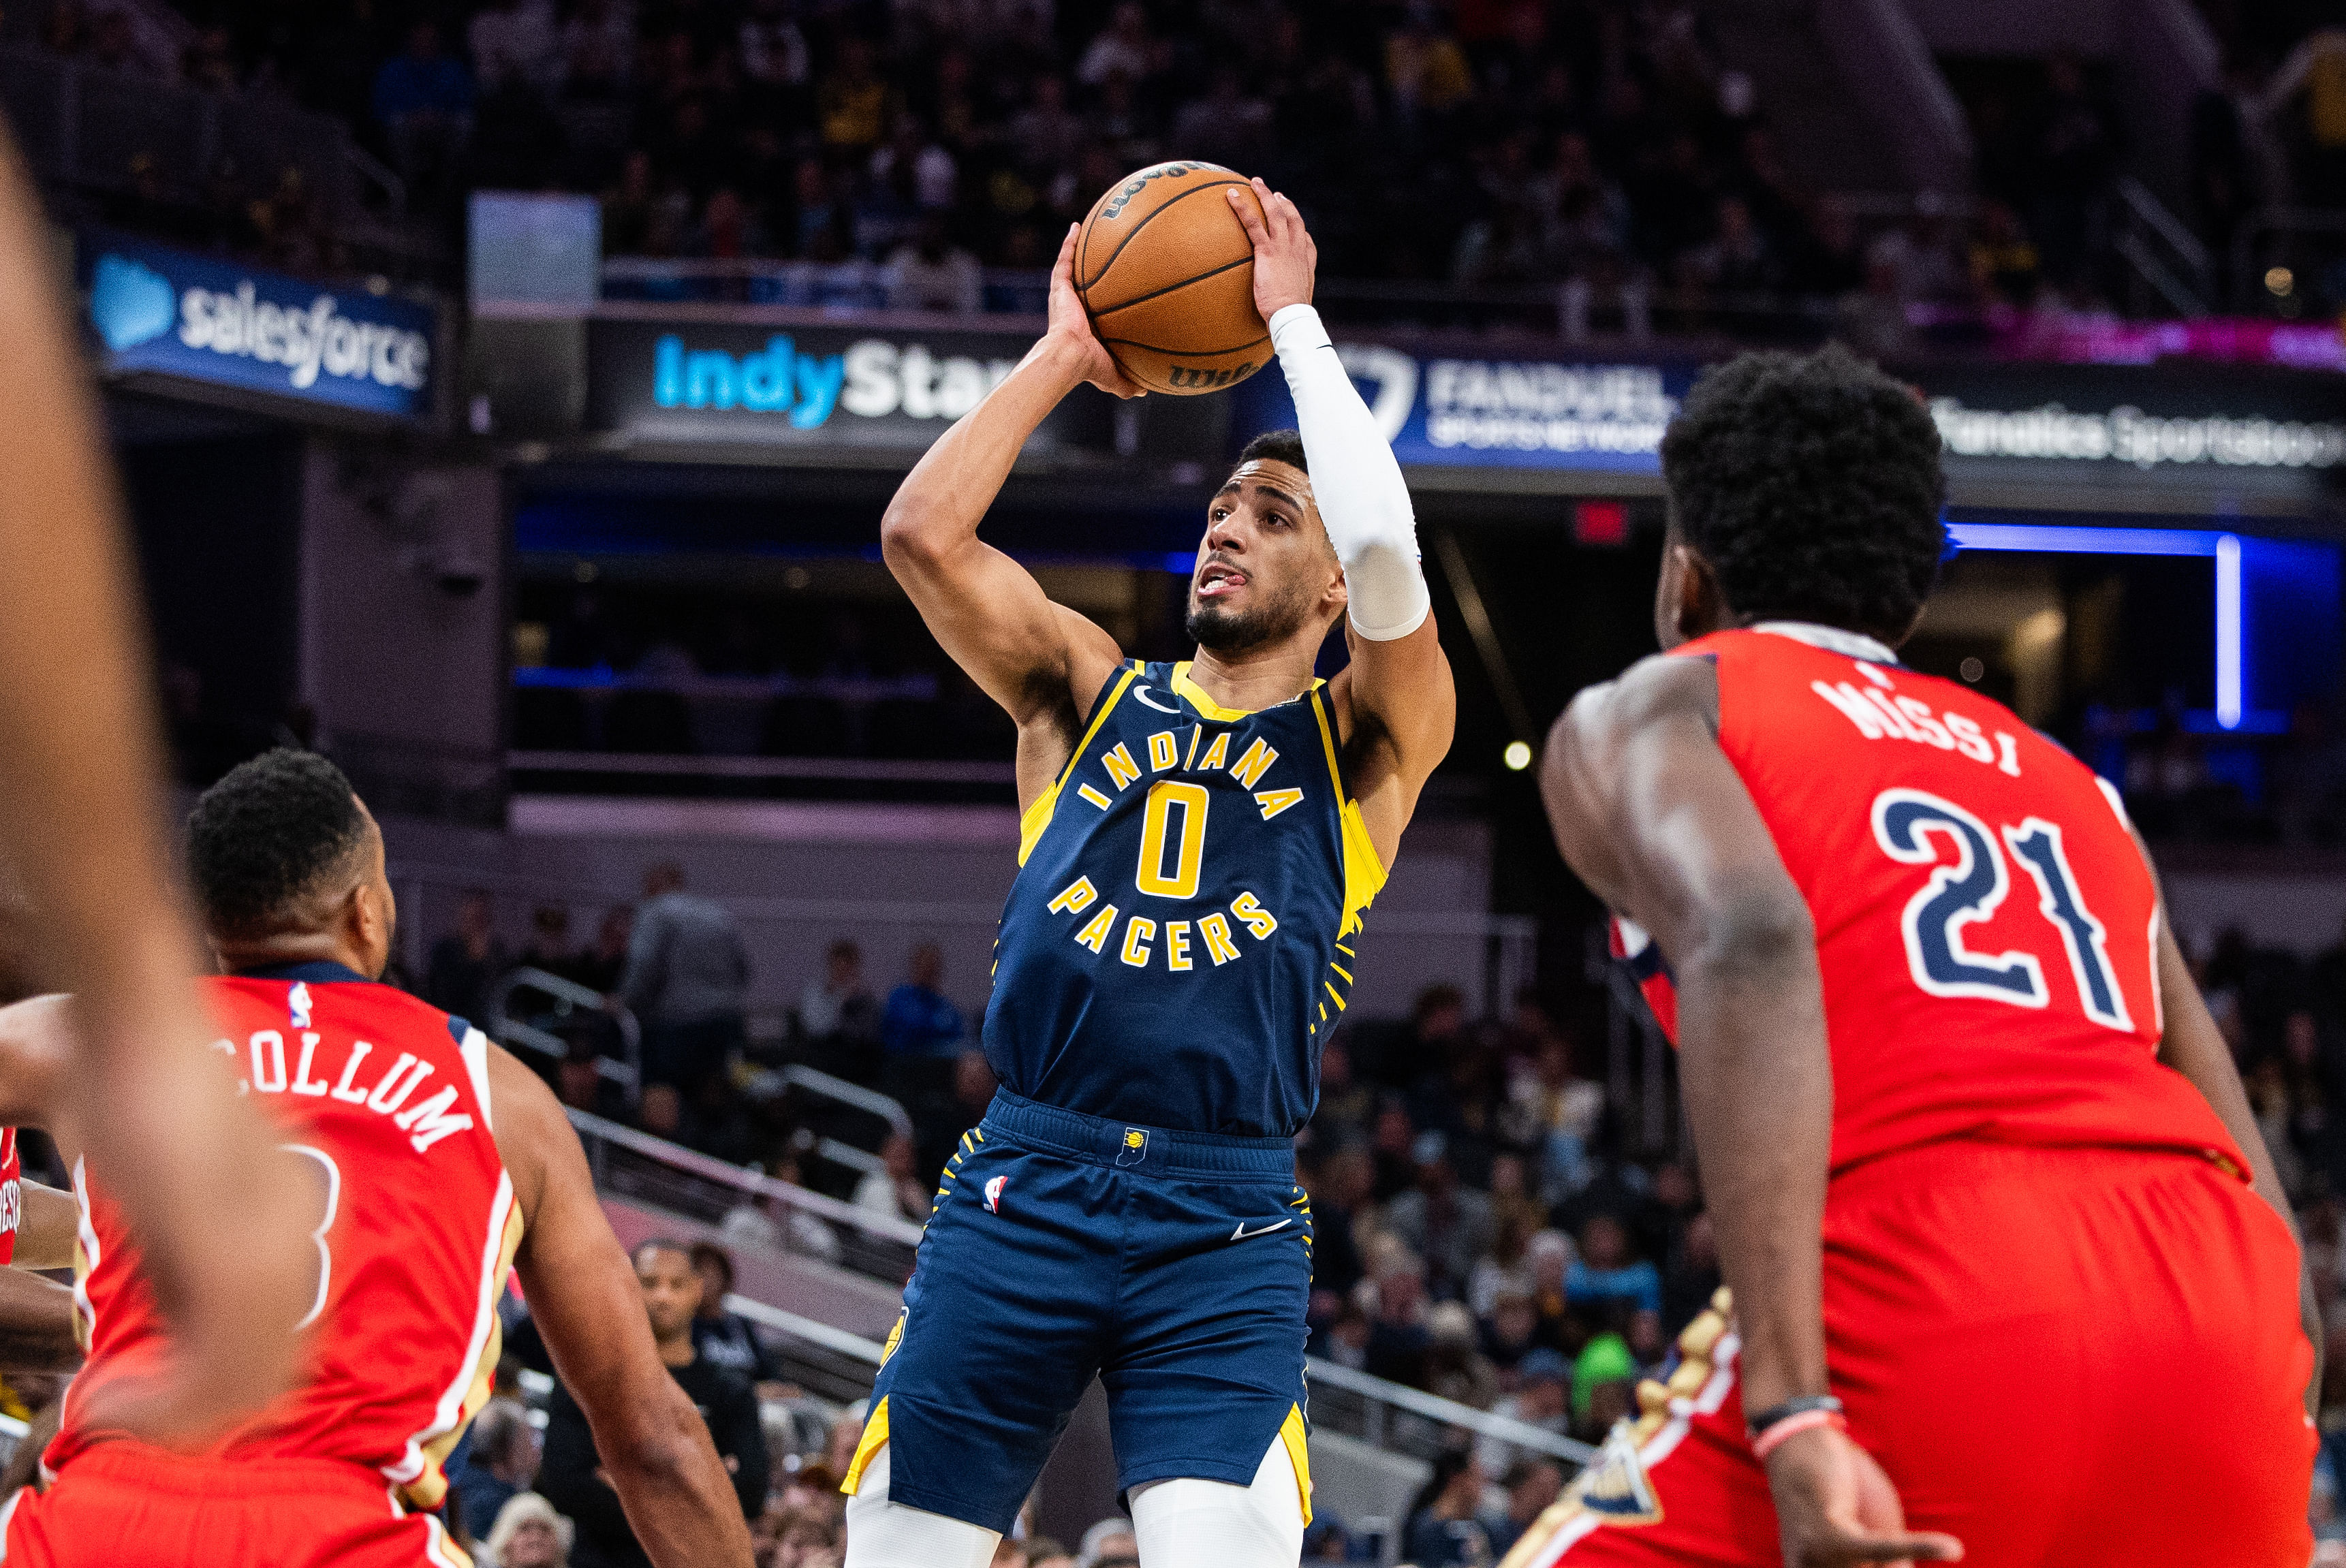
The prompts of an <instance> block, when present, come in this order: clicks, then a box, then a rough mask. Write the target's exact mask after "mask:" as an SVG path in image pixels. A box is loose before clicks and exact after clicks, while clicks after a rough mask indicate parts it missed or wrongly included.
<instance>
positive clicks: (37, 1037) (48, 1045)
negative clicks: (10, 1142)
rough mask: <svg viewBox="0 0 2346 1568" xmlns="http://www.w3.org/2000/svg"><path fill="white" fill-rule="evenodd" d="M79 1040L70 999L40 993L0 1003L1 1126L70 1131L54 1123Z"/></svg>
mask: <svg viewBox="0 0 2346 1568" xmlns="http://www.w3.org/2000/svg"><path fill="white" fill-rule="evenodd" d="M75 1051H76V1033H75V1023H74V1006H73V999H72V998H71V997H67V996H56V995H50V996H36V997H33V998H31V999H29V1000H27V1001H24V1002H19V1003H15V1004H14V1005H12V1006H8V1007H0V1125H6V1126H12V1127H22V1126H32V1127H39V1128H42V1129H43V1130H44V1131H46V1132H48V1133H50V1134H52V1135H63V1134H66V1133H68V1132H69V1131H70V1129H64V1128H60V1127H58V1126H56V1125H55V1124H56V1108H57V1103H58V1101H59V1099H60V1098H61V1097H62V1096H61V1091H62V1089H63V1087H64V1078H65V1074H66V1064H68V1063H69V1062H71V1061H72V1060H73V1057H74V1053H75Z"/></svg>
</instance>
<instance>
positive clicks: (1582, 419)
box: [1232, 342, 1694, 474]
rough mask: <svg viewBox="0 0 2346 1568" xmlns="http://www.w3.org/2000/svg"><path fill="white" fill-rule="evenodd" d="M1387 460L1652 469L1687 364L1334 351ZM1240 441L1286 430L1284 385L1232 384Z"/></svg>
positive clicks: (1682, 389)
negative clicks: (1387, 447)
mask: <svg viewBox="0 0 2346 1568" xmlns="http://www.w3.org/2000/svg"><path fill="white" fill-rule="evenodd" d="M1337 352H1338V353H1339V354H1340V355H1341V356H1342V358H1343V361H1344V368H1345V370H1347V371H1348V372H1351V373H1352V381H1353V383H1354V384H1355V385H1357V386H1358V387H1359V388H1360V389H1361V395H1362V396H1363V397H1365V398H1366V399H1368V401H1369V406H1370V408H1371V409H1372V410H1373V411H1374V412H1375V413H1376V416H1377V423H1379V425H1381V426H1382V428H1383V430H1384V433H1385V439H1387V440H1388V441H1390V442H1392V447H1393V453H1394V454H1395V455H1396V456H1398V457H1399V458H1400V459H1401V460H1402V462H1403V463H1408V464H1411V465H1413V466H1433V467H1490V466H1501V467H1509V468H1553V469H1588V470H1596V471H1600V472H1606V473H1637V474H1653V473H1660V472H1661V466H1662V463H1661V450H1662V432H1663V430H1664V429H1666V428H1667V427H1668V424H1669V422H1670V416H1671V415H1672V414H1674V413H1676V412H1678V403H1679V402H1680V400H1681V399H1683V398H1684V397H1685V395H1686V391H1687V388H1688V386H1689V385H1690V384H1691V383H1692V382H1693V380H1694V371H1693V367H1691V366H1678V365H1656V364H1623V363H1617V362H1607V361H1594V362H1581V363H1565V362H1559V361H1544V360H1528V361H1527V360H1499V359H1457V358H1450V357H1446V356H1444V357H1421V356H1418V355H1415V354H1410V353H1405V352H1403V351H1401V350H1399V349H1395V348H1389V347H1386V346H1384V345H1382V344H1375V343H1359V342H1348V343H1340V344H1339V345H1337ZM1236 395H1237V397H1238V399H1239V407H1238V410H1237V417H1236V418H1235V420H1234V421H1233V423H1232V432H1233V433H1234V434H1235V435H1236V436H1237V437H1238V438H1239V440H1240V441H1244V440H1245V439H1246V438H1248V437H1249V436H1251V435H1253V434H1255V433H1258V432H1260V431H1265V430H1276V429H1279V428H1280V427H1281V426H1285V425H1291V424H1293V423H1295V405H1294V403H1293V402H1292V401H1290V399H1289V397H1288V395H1287V385H1286V382H1285V381H1284V379H1283V378H1281V377H1279V376H1273V375H1261V376H1257V377H1254V378H1253V379H1252V380H1251V381H1249V382H1244V383H1243V384H1241V385H1240V387H1239V389H1238V392H1237V393H1236Z"/></svg>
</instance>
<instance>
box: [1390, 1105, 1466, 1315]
mask: <svg viewBox="0 0 2346 1568" xmlns="http://www.w3.org/2000/svg"><path fill="white" fill-rule="evenodd" d="M1411 1153H1412V1156H1413V1159H1414V1161H1415V1163H1416V1166H1417V1182H1416V1185H1415V1186H1413V1187H1411V1188H1410V1190H1409V1191H1407V1192H1404V1193H1403V1194H1401V1195H1400V1196H1397V1197H1395V1198H1394V1199H1393V1200H1392V1202H1391V1203H1389V1204H1387V1205H1386V1206H1385V1225H1386V1227H1387V1228H1388V1229H1390V1230H1391V1231H1392V1234H1393V1235H1394V1236H1395V1237H1399V1238H1400V1239H1401V1241H1402V1242H1403V1245H1405V1246H1406V1247H1409V1248H1410V1250H1412V1251H1413V1252H1415V1253H1416V1254H1417V1255H1418V1256H1419V1257H1423V1258H1424V1259H1425V1264H1426V1273H1427V1284H1428V1285H1429V1286H1430V1287H1431V1288H1432V1289H1433V1293H1434V1294H1435V1295H1436V1296H1440V1297H1452V1296H1456V1295H1459V1294H1461V1293H1463V1292H1464V1290H1465V1288H1466V1282H1467V1279H1468V1277H1469V1276H1470V1275H1471V1274H1472V1273H1473V1272H1474V1263H1475V1260H1476V1259H1477V1258H1479V1257H1482V1256H1483V1255H1484V1253H1485V1252H1487V1251H1489V1250H1490V1247H1491V1238H1492V1224H1491V1200H1490V1198H1489V1197H1488V1196H1485V1195H1484V1194H1483V1193H1480V1192H1477V1191H1475V1190H1474V1188H1473V1187H1469V1186H1461V1185H1460V1184H1459V1180H1458V1173H1457V1171H1456V1169H1455V1168H1454V1167H1453V1166H1452V1165H1451V1163H1450V1154H1449V1140H1448V1139H1447V1138H1446V1137H1444V1136H1443V1135H1442V1134H1441V1133H1439V1132H1426V1133H1420V1134H1419V1135H1417V1143H1416V1145H1415V1146H1414V1147H1413V1150H1412V1151H1411Z"/></svg>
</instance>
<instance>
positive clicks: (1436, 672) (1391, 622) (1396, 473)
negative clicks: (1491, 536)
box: [1228, 179, 1458, 866]
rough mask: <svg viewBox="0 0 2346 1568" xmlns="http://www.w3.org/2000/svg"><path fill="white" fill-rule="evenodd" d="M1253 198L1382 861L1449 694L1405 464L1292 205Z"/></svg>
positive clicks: (1348, 732) (1273, 328)
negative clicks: (1328, 321) (1330, 311)
mask: <svg viewBox="0 0 2346 1568" xmlns="http://www.w3.org/2000/svg"><path fill="white" fill-rule="evenodd" d="M1254 190H1255V196H1256V199H1257V200H1258V201H1259V202H1260V206H1261V211H1260V215H1258V213H1257V212H1256V209H1255V204H1254V203H1250V202H1249V201H1247V200H1246V199H1245V198H1243V197H1242V196H1240V195H1239V193H1238V191H1237V190H1235V189H1232V190H1231V191H1229V193H1228V199H1229V204H1230V210H1231V211H1233V212H1234V213H1236V214H1237V215H1238V219H1239V222H1240V223H1241V224H1243V225H1245V227H1246V231H1247V238H1248V239H1250V240H1252V241H1253V242H1254V300H1255V309H1256V310H1258V311H1260V312H1261V313H1262V319H1263V320H1264V321H1266V322H1268V323H1270V341H1271V345H1272V347H1273V348H1274V349H1275V350H1276V351H1277V352H1278V354H1279V363H1280V370H1281V371H1282V372H1284V373H1285V374H1286V377H1287V387H1288V391H1289V392H1290V394H1292V396H1293V397H1294V400H1295V427H1296V433H1298V434H1300V435H1301V437H1302V438H1303V454H1304V459H1305V462H1306V463H1308V464H1309V466H1310V470H1311V494H1312V496H1313V499H1314V501H1315V502H1316V504H1317V505H1318V508H1319V513H1320V521H1321V525H1322V526H1323V527H1324V528H1326V529H1327V531H1328V543H1329V544H1330V545H1331V546H1332V547H1333V548H1334V550H1335V552H1336V559H1337V562H1338V563H1339V564H1340V565H1341V566H1342V567H1343V569H1344V587H1345V596H1346V600H1345V615H1346V620H1345V628H1344V630H1345V641H1346V645H1347V647H1349V648H1350V650H1351V654H1352V662H1351V663H1350V664H1349V665H1348V666H1347V667H1345V669H1344V671H1343V672H1342V673H1341V674H1340V675H1339V676H1338V677H1336V679H1335V680H1334V681H1332V682H1331V683H1330V695H1331V697H1333V698H1334V699H1335V702H1336V708H1337V714H1338V718H1339V720H1340V722H1341V723H1342V725H1343V726H1344V730H1345V734H1344V742H1345V747H1346V749H1347V751H1348V753H1349V754H1350V758H1351V760H1352V784H1353V789H1354V791H1355V793H1356V794H1357V795H1358V797H1359V799H1360V802H1361V814H1362V818H1363V820H1365V821H1366V823H1367V825H1368V829H1369V836H1370V838H1371V839H1372V840H1374V841H1375V843H1376V848H1377V854H1378V857H1379V858H1380V859H1381V860H1383V861H1384V863H1385V864H1386V865H1388V866H1390V865H1391V864H1392V859H1393V854H1394V851H1395V850H1398V849H1399V848H1400V845H1401V834H1402V829H1403V828H1404V827H1405V826H1407V825H1408V822H1409V819H1410V816H1411V814H1412V813H1413V811H1414V810H1415V809H1417V796H1418V791H1419V790H1421V789H1423V788H1424V787H1425V780H1426V779H1428V778H1429V777H1431V776H1432V774H1433V769H1434V768H1435V767H1436V765H1438V764H1439V763H1440V762H1441V760H1442V759H1443V757H1445V756H1446V755H1448V754H1449V751H1450V738H1451V733H1452V731H1453V729H1454V728H1455V726H1456V723H1457V718H1458V697H1457V692H1456V689H1455V688H1454V687H1453V685H1452V683H1451V677H1450V661H1449V660H1448V659H1447V658H1446V657H1443V652H1442V640H1441V637H1440V636H1438V635H1437V633H1436V631H1435V629H1434V625H1433V600H1432V598H1431V596H1429V595H1428V593H1427V591H1426V586H1425V572H1424V568H1423V566H1422V565H1421V564H1420V563H1419V560H1418V550H1417V519H1416V515H1415V514H1414V513H1413V511H1412V509H1411V506H1410V501H1409V486H1408V484H1406V483H1405V482H1404V481H1403V478H1402V472H1401V463H1400V462H1399V460H1397V459H1396V458H1395V457H1394V456H1393V453H1392V446H1391V445H1390V444H1389V443H1387V442H1386V440H1385V438H1384V433H1383V432H1382V431H1380V430H1379V429H1378V428H1377V423H1376V418H1375V416H1374V415H1373V414H1372V413H1371V412H1369V408H1368V405H1367V404H1366V403H1364V402H1362V401H1361V394H1360V391H1359V389H1358V388H1356V387H1354V386H1353V385H1352V378H1351V377H1350V376H1348V375H1347V374H1345V372H1344V366H1343V362H1342V361H1341V360H1339V359H1338V358H1337V357H1336V348H1335V345H1334V343H1333V342H1331V341H1330V340H1329V337H1328V329H1327V328H1326V327H1325V326H1323V325H1322V324H1321V321H1320V314H1319V312H1318V311H1314V310H1313V309H1312V308H1311V286H1312V276H1313V272H1314V270H1315V269H1316V268H1317V266H1318V263H1319V247H1317V246H1316V245H1314V244H1313V243H1312V240H1311V233H1310V232H1309V231H1308V230H1307V229H1305V228H1304V226H1303V217H1302V215H1301V213H1299V212H1298V211H1297V210H1296V209H1295V203H1294V202H1292V201H1290V200H1289V199H1287V198H1286V197H1284V196H1280V195H1279V194H1278V193H1276V192H1274V191H1273V190H1272V189H1271V188H1270V187H1269V186H1267V185H1265V184H1264V183H1263V182H1262V181H1261V180H1260V179H1258V180H1256V181H1254Z"/></svg>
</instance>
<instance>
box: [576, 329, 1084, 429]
mask: <svg viewBox="0 0 2346 1568" xmlns="http://www.w3.org/2000/svg"><path fill="white" fill-rule="evenodd" d="M1029 341H1030V340H1029V339H1027V338H1025V337H1018V336H1013V335H1009V334H1005V333H1000V332H982V331H981V332H950V331H949V332H925V331H912V332H906V331H860V330H856V329H853V328H838V327H823V326H806V327H790V328H781V327H774V328H766V327H755V326H733V325H725V326H704V325H699V324H697V323H693V324H688V323H683V322H648V321H596V322H595V323H594V324H593V326H592V327H591V329H590V330H589V332H588V335H587V356H588V358H587V364H588V385H587V394H586V417H587V423H589V424H590V425H591V426H592V427H594V428H595V429H597V430H607V431H617V432H620V433H625V434H627V435H631V436H634V437H637V438H638V439H641V440H647V441H668V442H679V443H694V444H700V443H711V444H719V445H743V444H749V445H764V444H771V445H778V446H796V447H805V448H810V449H814V448H825V447H828V448H833V449H841V448H845V449H858V448H860V449H865V450H870V451H873V452H894V453H920V452H922V451H924V450H925V449H926V448H927V447H928V445H929V443H931V442H933V441H934V440H936V438H937V437H938V436H940V435H942V434H943V433H944V430H945V427H946V426H947V425H949V424H951V423H953V422H954V420H957V419H959V418H960V417H961V416H962V415H963V414H965V413H967V412H969V411H970V410H971V409H973V408H975V407H976V406H977V404H978V400H979V399H981V398H983V397H984V396H985V394H986V393H987V392H991V391H992V390H993V389H994V385H995V383H997V382H1000V381H1001V380H1002V378H1003V377H1005V376H1006V375H1008V374H1009V373H1010V372H1011V368H1012V367H1013V366H1015V365H1016V364H1017V362H1018V361H1019V359H1020V357H1021V356H1022V355H1024V354H1025V351H1026V349H1027V345H1028V342H1029ZM1106 402H1107V400H1106V399H1105V398H1102V397H1098V396H1096V395H1095V396H1091V397H1078V398H1070V399H1069V400H1068V401H1067V402H1066V403H1063V404H1062V405H1061V406H1060V408H1059V409H1058V411H1057V412H1055V413H1053V414H1052V416H1051V417H1050V418H1049V419H1048V420H1047V421H1045V423H1044V425H1043V428H1042V430H1041V431H1040V432H1038V433H1037V436H1036V442H1037V443H1038V444H1039V445H1041V446H1043V447H1045V448H1048V447H1059V448H1085V447H1089V448H1106V447H1107V446H1109V445H1110V444H1112V441H1113V436H1112V433H1111V431H1110V429H1109V423H1108V420H1107V409H1106V406H1105V405H1106Z"/></svg>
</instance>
